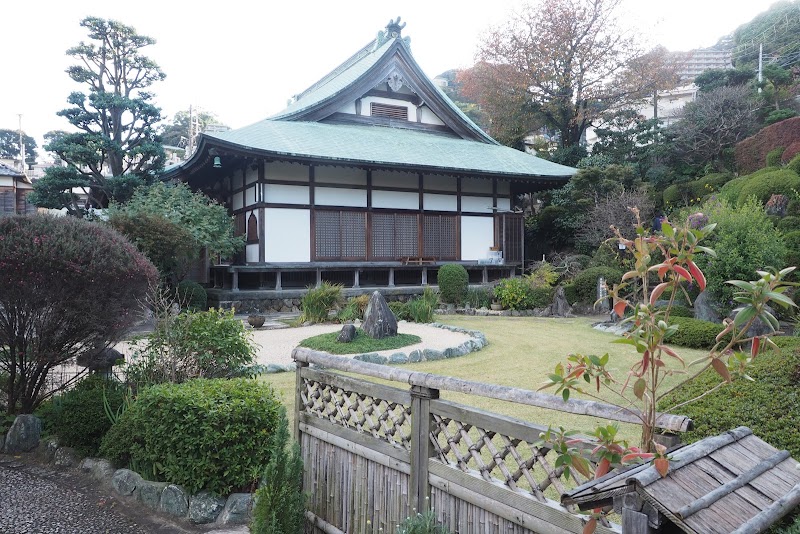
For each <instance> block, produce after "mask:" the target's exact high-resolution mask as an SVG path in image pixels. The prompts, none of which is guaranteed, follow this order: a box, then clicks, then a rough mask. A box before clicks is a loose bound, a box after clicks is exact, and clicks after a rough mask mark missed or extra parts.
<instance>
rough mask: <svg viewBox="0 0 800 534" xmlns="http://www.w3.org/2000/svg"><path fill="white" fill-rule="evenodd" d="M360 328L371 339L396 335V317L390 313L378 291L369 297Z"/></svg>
mask: <svg viewBox="0 0 800 534" xmlns="http://www.w3.org/2000/svg"><path fill="white" fill-rule="evenodd" d="M361 329H362V330H363V331H364V333H365V334H367V335H368V336H369V337H371V338H372V339H383V338H386V337H391V336H396V335H397V318H396V317H395V316H394V314H393V313H392V310H391V309H390V308H389V305H388V304H386V299H385V298H383V295H381V292H380V291H375V292H373V293H372V296H371V297H370V298H369V304H367V310H366V311H365V312H364V322H363V323H361Z"/></svg>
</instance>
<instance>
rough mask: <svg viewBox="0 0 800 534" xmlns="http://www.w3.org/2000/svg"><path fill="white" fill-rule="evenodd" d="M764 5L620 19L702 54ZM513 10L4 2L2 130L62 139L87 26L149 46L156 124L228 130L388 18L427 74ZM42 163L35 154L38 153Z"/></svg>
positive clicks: (725, 4)
mask: <svg viewBox="0 0 800 534" xmlns="http://www.w3.org/2000/svg"><path fill="white" fill-rule="evenodd" d="M771 3H772V1H771V0H670V1H668V2H663V1H659V2H656V1H653V0H623V5H622V11H621V12H622V13H623V14H624V15H625V19H626V20H629V21H631V22H633V23H636V24H637V25H638V27H639V28H640V29H641V30H642V32H643V33H644V34H645V35H646V37H647V38H648V39H649V40H650V44H663V45H664V46H666V47H667V48H668V49H669V50H672V51H678V50H689V49H692V48H697V47H704V46H710V45H712V44H714V43H715V42H716V41H717V40H718V39H719V37H721V36H723V35H725V34H727V33H730V32H732V31H733V30H734V29H735V28H736V27H737V26H739V25H740V24H743V23H745V22H747V21H749V20H750V19H752V18H753V17H754V16H755V15H757V14H758V13H760V12H762V11H764V10H766V9H767V8H768V7H769V5H770V4H771ZM519 5H520V2H519V0H491V1H482V2H475V1H473V0H467V1H464V0H462V1H460V2H441V1H436V0H424V1H423V0H403V1H402V2H396V3H395V4H393V5H391V6H390V5H389V3H388V2H380V1H377V2H376V1H375V0H338V1H332V0H294V1H275V0H272V1H270V0H266V1H261V2H254V1H252V0H247V1H245V0H227V1H224V2H214V3H206V2H197V1H192V2H189V1H185V0H159V1H154V0H138V1H136V2H123V1H119V0H69V1H65V0H51V1H44V0H11V1H7V2H4V5H3V10H2V12H3V31H2V33H0V41H1V42H2V43H3V49H4V50H5V53H4V61H3V64H4V65H3V70H2V81H0V128H7V129H16V128H17V124H18V114H19V113H22V114H23V117H22V121H23V129H24V130H25V131H26V133H28V134H29V135H32V136H34V137H35V138H36V139H37V140H38V141H39V144H40V145H41V144H42V135H43V134H44V133H45V132H47V131H50V130H55V129H65V130H66V129H69V125H68V123H67V122H66V120H65V119H63V118H61V117H58V116H56V114H55V113H56V112H57V111H58V110H60V109H63V108H65V107H66V98H67V95H68V94H69V93H70V92H71V91H75V90H85V89H84V88H83V87H82V86H80V85H78V84H76V83H74V82H72V81H71V80H70V79H69V77H68V76H67V75H66V73H65V72H64V70H65V69H66V68H67V67H68V66H69V65H70V64H71V61H70V58H68V57H67V56H66V55H65V53H64V52H65V51H66V50H67V48H69V47H71V46H74V45H76V44H78V43H79V42H80V41H81V40H86V39H87V35H86V33H85V30H84V29H83V28H81V27H80V26H79V22H80V20H81V19H82V18H83V17H85V16H97V17H102V18H109V19H115V20H119V21H121V22H123V23H125V24H127V25H130V26H133V27H134V28H136V30H137V31H138V32H139V33H140V34H143V35H148V36H150V37H153V38H155V39H156V41H157V43H156V44H155V45H154V46H151V47H147V48H145V49H144V53H146V54H147V55H148V56H149V57H150V58H152V59H153V60H155V61H156V62H157V63H158V64H159V65H160V66H161V68H162V70H163V71H164V72H165V73H166V75H167V78H166V80H165V81H163V82H161V83H158V84H156V85H154V86H153V87H152V90H153V91H154V92H155V93H156V99H155V102H156V104H157V105H158V106H160V107H161V108H162V110H163V112H162V114H163V115H164V116H165V117H169V118H171V117H172V116H173V115H174V114H175V113H176V112H177V111H180V110H185V109H188V108H189V105H190V104H191V105H193V106H195V108H197V107H200V108H202V109H204V110H206V111H209V112H213V113H215V114H216V115H217V117H218V118H219V119H220V121H222V122H224V123H226V124H228V125H229V126H232V127H234V128H237V127H241V126H245V125H247V124H251V123H253V122H256V121H258V120H261V119H263V118H266V117H267V116H269V115H271V114H273V113H275V112H277V111H280V110H281V109H282V108H283V107H284V106H285V104H286V100H287V99H288V98H289V97H290V96H291V95H293V94H296V93H299V92H300V91H302V90H303V89H305V88H306V87H307V86H309V85H311V84H312V83H313V82H315V81H316V80H317V79H319V78H320V77H322V76H323V75H324V74H326V73H327V72H329V71H330V70H331V69H333V68H334V67H336V66H337V65H338V64H339V63H341V62H342V61H344V60H345V59H347V58H348V57H349V56H350V55H352V54H353V53H354V52H355V51H356V50H358V49H359V48H361V47H362V46H363V45H365V44H366V43H367V42H368V41H370V40H371V39H373V38H374V36H375V34H376V33H377V31H378V30H380V29H382V28H383V27H384V26H385V25H386V24H387V22H388V21H389V19H390V18H393V17H396V16H398V15H400V16H401V17H402V18H403V21H405V22H407V24H408V26H407V27H406V28H405V30H404V31H403V35H408V36H410V37H411V50H412V53H413V54H414V57H415V58H416V60H417V62H418V63H419V64H420V66H421V67H422V69H423V70H424V71H425V72H426V73H427V74H428V75H429V76H430V77H433V76H436V75H437V74H439V73H441V72H443V71H445V70H448V69H451V68H458V67H468V66H470V65H471V64H472V61H473V57H474V54H475V49H476V45H477V42H478V39H479V37H480V35H481V34H482V32H483V31H484V30H485V29H486V28H487V27H488V26H489V25H492V24H498V23H501V22H502V21H504V20H506V19H507V18H508V17H509V15H510V13H512V10H514V9H518V6H519ZM41 153H43V151H42V150H40V155H41Z"/></svg>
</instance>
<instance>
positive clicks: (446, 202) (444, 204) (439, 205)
mask: <svg viewBox="0 0 800 534" xmlns="http://www.w3.org/2000/svg"><path fill="white" fill-rule="evenodd" d="M422 202H423V204H422V205H423V207H424V208H425V210H427V211H456V210H458V202H457V200H456V195H439V194H436V193H425V194H423V196H422Z"/></svg>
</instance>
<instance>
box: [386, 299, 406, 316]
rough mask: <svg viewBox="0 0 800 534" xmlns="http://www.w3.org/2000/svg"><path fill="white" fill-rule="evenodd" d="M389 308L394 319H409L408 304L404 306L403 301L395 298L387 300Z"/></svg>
mask: <svg viewBox="0 0 800 534" xmlns="http://www.w3.org/2000/svg"><path fill="white" fill-rule="evenodd" d="M388 304H389V309H390V310H392V313H393V314H394V317H395V319H397V320H398V321H408V320H410V319H411V316H410V315H409V314H408V306H406V303H405V302H400V301H399V300H395V301H392V302H389V303H388Z"/></svg>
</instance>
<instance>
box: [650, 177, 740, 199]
mask: <svg viewBox="0 0 800 534" xmlns="http://www.w3.org/2000/svg"><path fill="white" fill-rule="evenodd" d="M731 178H732V176H731V174H729V173H715V174H708V175H706V176H703V177H702V178H698V179H697V180H692V181H689V182H683V183H680V184H673V185H671V186H669V187H667V188H666V189H665V190H664V193H663V198H664V204H665V205H667V206H688V205H689V204H692V203H695V202H697V201H698V200H699V199H703V198H705V197H707V196H708V195H710V194H712V193H715V192H717V191H719V190H720V188H721V187H722V186H723V185H724V184H725V183H727V182H728V181H729V180H730V179H731Z"/></svg>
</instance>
